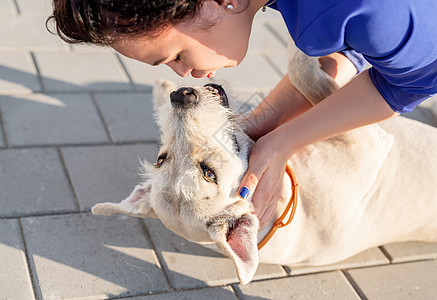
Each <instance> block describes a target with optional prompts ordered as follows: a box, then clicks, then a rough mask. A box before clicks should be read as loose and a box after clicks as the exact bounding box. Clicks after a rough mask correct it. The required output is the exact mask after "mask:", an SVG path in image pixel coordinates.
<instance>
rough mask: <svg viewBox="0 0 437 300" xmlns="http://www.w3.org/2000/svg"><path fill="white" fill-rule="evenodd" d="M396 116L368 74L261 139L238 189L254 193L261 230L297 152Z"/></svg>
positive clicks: (269, 215) (268, 218)
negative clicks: (242, 188)
mask: <svg viewBox="0 0 437 300" xmlns="http://www.w3.org/2000/svg"><path fill="white" fill-rule="evenodd" d="M395 115H397V114H396V113H395V112H394V111H393V110H392V109H391V108H390V106H389V105H388V104H387V103H386V101H385V100H384V98H383V97H382V96H381V95H380V94H379V92H378V90H377V89H376V88H375V86H374V85H373V83H372V81H371V79H370V77H369V74H368V71H365V72H363V73H362V74H360V75H359V76H357V77H355V78H354V79H353V80H352V81H351V82H349V83H348V84H347V85H346V86H344V87H343V88H341V89H339V90H337V91H336V92H335V93H333V94H332V95H330V96H329V97H327V98H326V99H325V100H323V101H322V102H320V103H319V104H317V105H316V106H314V107H312V108H310V109H308V110H307V111H305V112H303V113H301V114H300V115H299V116H297V117H295V118H293V119H291V120H289V121H287V122H285V123H283V124H282V125H280V126H278V127H276V128H275V129H274V130H272V131H270V132H269V133H267V134H266V135H264V136H262V137H261V138H260V139H259V140H258V141H257V142H256V143H255V146H254V148H253V150H252V153H251V156H250V159H249V169H248V171H247V172H246V175H245V176H244V178H243V180H242V182H241V185H240V186H241V187H243V186H245V187H247V188H248V189H249V191H250V192H253V191H254V190H255V188H256V191H255V193H254V194H253V198H252V202H253V204H254V206H255V213H256V215H257V216H258V218H259V219H260V226H261V228H262V227H263V226H265V225H266V224H267V223H268V221H269V220H270V219H271V218H272V217H273V214H274V213H275V211H276V199H277V198H278V196H279V194H280V192H281V189H282V178H283V175H284V169H285V164H286V163H287V160H288V159H289V157H290V156H291V155H292V154H293V153H295V152H297V151H298V150H299V149H302V148H303V147H305V146H307V145H309V144H312V143H314V142H317V141H320V140H324V139H326V138H329V137H332V136H335V135H337V134H340V133H343V132H345V131H347V130H351V129H354V128H357V127H360V126H364V125H368V124H371V123H375V122H379V121H382V120H385V119H388V118H391V117H393V116H395Z"/></svg>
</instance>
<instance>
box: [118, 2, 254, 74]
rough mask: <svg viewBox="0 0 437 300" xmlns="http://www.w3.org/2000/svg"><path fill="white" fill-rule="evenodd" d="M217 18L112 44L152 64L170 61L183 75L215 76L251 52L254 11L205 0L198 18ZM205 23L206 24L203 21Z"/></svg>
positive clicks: (167, 63) (177, 26)
mask: <svg viewBox="0 0 437 300" xmlns="http://www.w3.org/2000/svg"><path fill="white" fill-rule="evenodd" d="M202 17H203V18H206V19H207V20H216V21H214V23H213V24H214V25H212V26H209V27H206V28H205V24H204V23H201V21H200V22H199V21H197V20H190V21H186V22H184V23H182V24H179V25H176V26H174V27H171V28H169V29H167V30H166V31H165V32H164V33H163V34H162V35H160V36H158V37H156V38H149V37H146V36H144V37H134V38H122V39H118V40H116V42H114V43H113V44H112V47H113V48H114V49H115V50H116V51H117V52H119V53H121V54H122V55H124V56H126V57H129V58H132V59H135V60H138V61H141V62H144V63H146V64H149V65H161V64H166V65H167V66H169V67H170V68H172V69H173V71H175V72H176V73H177V74H178V75H179V76H182V77H186V76H188V75H189V74H191V75H192V76H193V77H196V78H202V77H205V76H209V77H212V76H213V75H214V73H215V71H216V70H218V69H220V68H227V67H234V66H236V65H238V64H239V63H240V62H241V61H242V60H243V58H244V56H245V55H246V52H247V47H248V43H249V36H250V29H251V26H252V20H253V14H252V12H251V11H250V10H249V9H247V11H243V12H242V13H238V14H233V13H229V12H227V11H225V9H224V8H223V7H221V6H220V5H218V4H217V2H214V1H205V3H204V5H203V6H202V9H201V10H200V12H199V16H198V17H197V18H202ZM202 24H203V25H202Z"/></svg>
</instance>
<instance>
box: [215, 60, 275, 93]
mask: <svg viewBox="0 0 437 300" xmlns="http://www.w3.org/2000/svg"><path fill="white" fill-rule="evenodd" d="M260 70H262V71H260ZM280 79H281V76H279V75H278V74H277V73H276V71H275V70H274V69H273V68H272V67H271V66H270V65H269V64H268V63H267V62H266V60H265V59H264V58H263V57H262V56H261V55H250V54H248V55H247V56H246V58H245V59H244V60H243V62H241V64H240V65H239V66H238V68H229V69H220V70H218V71H217V73H216V76H215V77H214V78H213V81H214V82H217V83H219V84H222V83H229V84H230V85H231V86H232V88H234V89H235V90H237V91H239V92H247V91H253V92H255V91H259V92H265V91H269V90H271V89H272V88H273V87H275V85H276V84H278V82H279V80H280Z"/></svg>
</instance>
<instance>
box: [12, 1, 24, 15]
mask: <svg viewBox="0 0 437 300" xmlns="http://www.w3.org/2000/svg"><path fill="white" fill-rule="evenodd" d="M9 3H11V4H12V6H13V7H14V13H15V14H16V15H18V16H19V15H21V10H20V6H19V5H18V3H17V0H9Z"/></svg>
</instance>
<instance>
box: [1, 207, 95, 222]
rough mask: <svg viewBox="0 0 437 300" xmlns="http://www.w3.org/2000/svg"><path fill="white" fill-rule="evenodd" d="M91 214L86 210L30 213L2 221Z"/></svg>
mask: <svg viewBox="0 0 437 300" xmlns="http://www.w3.org/2000/svg"><path fill="white" fill-rule="evenodd" d="M88 213H91V209H84V210H82V211H71V210H64V211H57V212H48V213H33V214H32V213H29V214H19V215H15V216H2V217H0V220H16V219H27V218H45V217H56V216H70V215H79V214H88Z"/></svg>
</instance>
